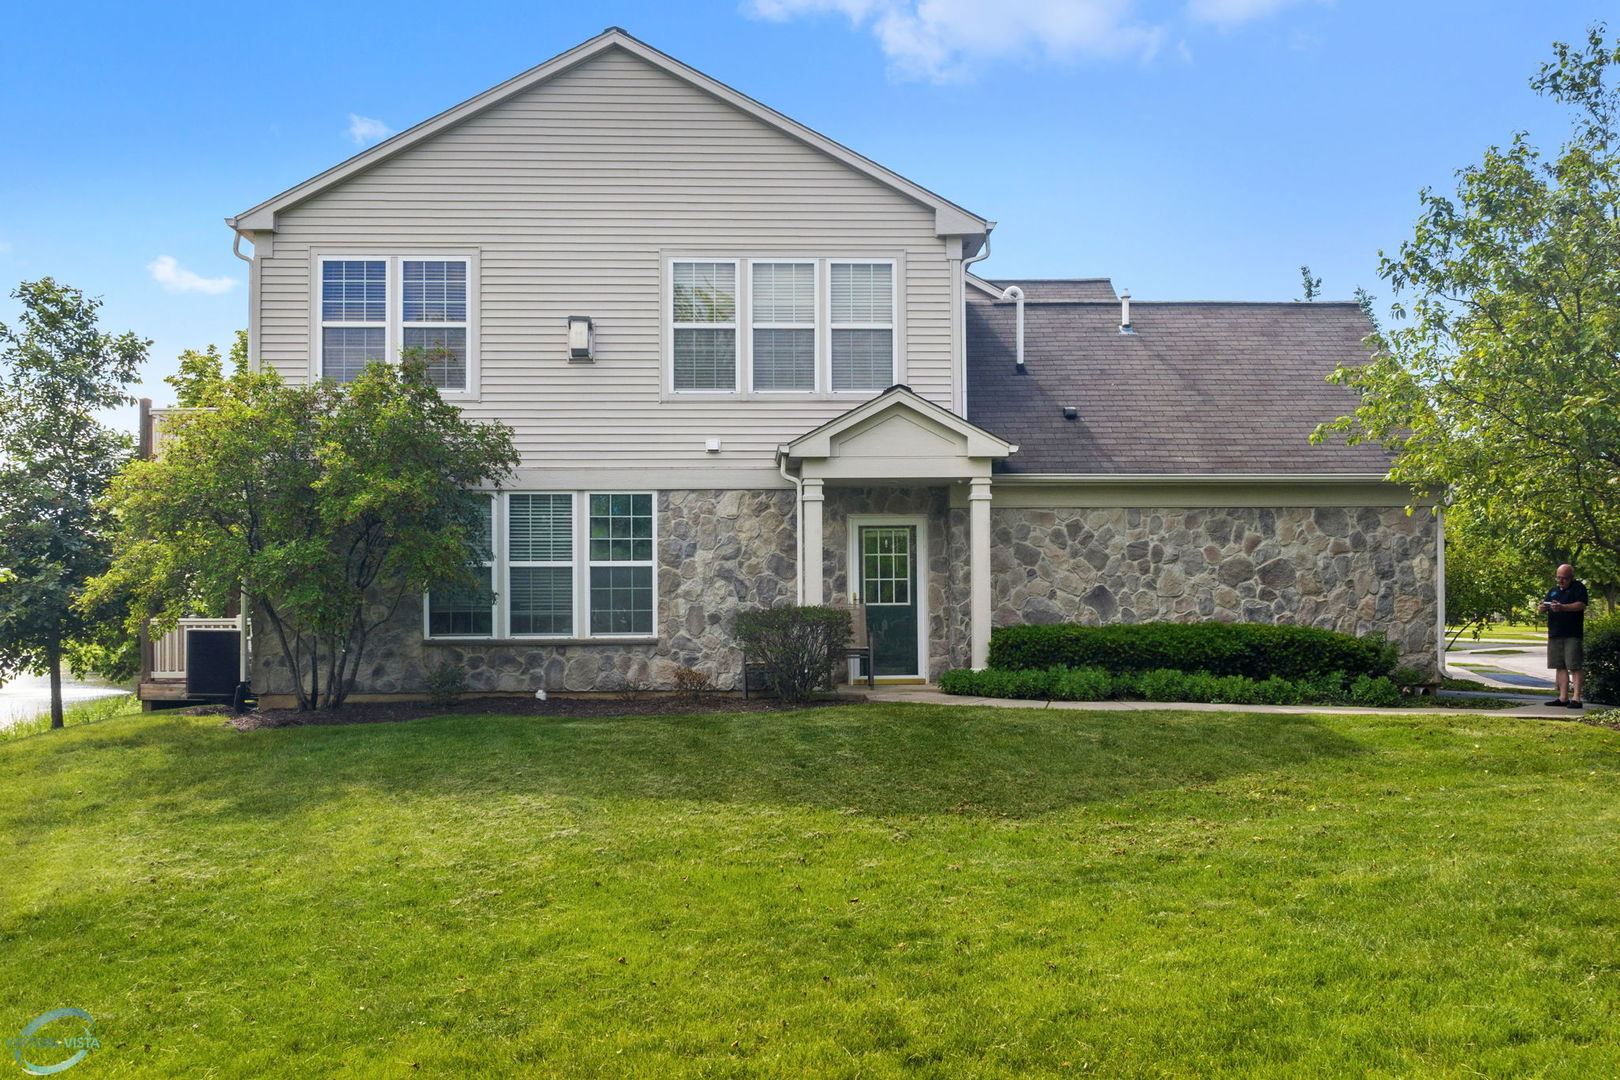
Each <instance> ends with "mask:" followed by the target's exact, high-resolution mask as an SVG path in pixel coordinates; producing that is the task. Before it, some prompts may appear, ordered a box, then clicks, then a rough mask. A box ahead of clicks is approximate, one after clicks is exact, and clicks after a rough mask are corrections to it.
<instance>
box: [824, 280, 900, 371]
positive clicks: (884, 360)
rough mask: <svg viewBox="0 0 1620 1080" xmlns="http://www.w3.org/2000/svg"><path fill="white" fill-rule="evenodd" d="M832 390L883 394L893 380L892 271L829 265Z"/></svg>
mask: <svg viewBox="0 0 1620 1080" xmlns="http://www.w3.org/2000/svg"><path fill="white" fill-rule="evenodd" d="M831 293H832V305H831V306H832V312H831V316H832V320H831V321H832V388H833V389H834V390H884V389H887V388H888V387H890V386H893V385H894V383H895V377H894V266H893V264H892V263H836V262H835V263H833V264H832V268H831Z"/></svg>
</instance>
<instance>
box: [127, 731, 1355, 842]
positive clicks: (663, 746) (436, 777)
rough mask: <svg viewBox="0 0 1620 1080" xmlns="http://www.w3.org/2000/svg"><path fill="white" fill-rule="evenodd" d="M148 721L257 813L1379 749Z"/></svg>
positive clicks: (887, 791)
mask: <svg viewBox="0 0 1620 1080" xmlns="http://www.w3.org/2000/svg"><path fill="white" fill-rule="evenodd" d="M145 734H149V736H150V738H151V740H153V746H152V748H153V749H156V750H158V751H159V755H158V758H159V760H158V761H156V762H154V764H155V766H156V767H155V768H153V769H151V770H147V771H146V772H145V774H144V775H143V777H142V786H143V787H147V788H148V790H149V791H150V792H151V793H152V794H154V795H156V796H158V797H160V798H161V797H162V793H164V792H171V791H175V790H177V789H178V790H185V791H188V792H189V793H190V794H192V795H195V796H196V797H198V798H201V799H203V800H206V801H207V802H209V803H211V804H213V805H214V806H215V807H217V808H218V809H217V811H216V812H220V813H229V814H234V815H241V816H243V817H245V818H259V817H264V816H272V817H273V816H276V815H285V814H299V813H304V812H307V811H309V810H311V809H312V808H314V807H315V806H316V805H318V804H319V803H321V802H325V801H329V800H334V799H341V798H344V797H345V796H346V795H347V794H349V793H352V792H354V791H356V790H368V791H375V792H380V793H383V794H386V795H389V796H391V797H397V798H401V799H412V798H417V797H421V796H440V795H448V794H453V795H455V796H456V797H458V798H465V799H477V798H489V799H498V798H502V797H508V796H530V797H542V798H550V797H560V798H572V799H582V800H586V801H588V802H600V803H609V802H614V801H624V800H645V799H656V800H680V801H687V802H693V803H717V804H732V805H759V806H784V807H786V806H799V807H823V808H828V809H840V810H842V809H851V808H853V809H858V810H860V811H862V812H865V813H873V814H900V815H908V814H909V815H926V814H942V813H945V814H951V813H954V814H968V815H975V816H985V817H1012V818H1023V817H1031V816H1035V815H1039V814H1044V813H1047V812H1049V811H1052V810H1055V809H1058V808H1061V807H1064V806H1068V805H1073V804H1078V803H1090V802H1098V801H1111V800H1119V799H1124V798H1127V797H1129V796H1131V795H1133V794H1136V793H1138V792H1143V791H1150V790H1156V789H1176V788H1186V787H1194V786H1199V785H1202V784H1207V783H1210V782H1212V781H1216V780H1220V779H1222V778H1224V777H1229V776H1233V775H1237V774H1243V773H1253V772H1262V771H1268V770H1273V769H1277V768H1281V767H1284V766H1287V765H1290V764H1293V763H1297V762H1302V761H1306V760H1311V759H1320V758H1343V757H1348V756H1352V755H1356V754H1359V753H1362V752H1363V750H1362V748H1361V747H1360V746H1359V745H1358V744H1357V743H1355V742H1354V741H1352V740H1349V739H1346V738H1345V737H1343V736H1342V735H1339V734H1337V733H1335V732H1333V731H1331V730H1329V729H1327V728H1325V727H1323V726H1322V724H1321V722H1320V721H1319V720H1318V719H1316V718H1313V717H1310V716H1295V715H1280V714H1267V715H1254V714H1241V713H1208V712H1202V713H1177V712H1170V711H1155V712H1146V711H1144V712H1135V713H1124V712H1084V711H1070V710H1064V711H1056V710H1054V711H1050V712H1048V711H1044V710H998V709H988V708H966V707H946V706H928V705H871V706H861V707H842V708H837V709H823V710H807V711H803V712H788V713H748V714H717V715H709V716H676V717H670V716H658V717H628V718H610V719H599V718H570V719H552V718H535V717H503V716H451V717H442V718H436V719H430V720H419V721H412V722H408V723H400V724H386V725H362V726H355V727H304V728H290V729H279V730H267V731H257V732H249V733H240V734H239V733H231V732H220V733H218V734H214V733H210V732H207V731H199V730H197V729H196V728H195V727H184V726H181V725H172V726H164V727H158V728H154V729H152V730H151V731H150V732H148V733H145ZM143 741H144V740H143Z"/></svg>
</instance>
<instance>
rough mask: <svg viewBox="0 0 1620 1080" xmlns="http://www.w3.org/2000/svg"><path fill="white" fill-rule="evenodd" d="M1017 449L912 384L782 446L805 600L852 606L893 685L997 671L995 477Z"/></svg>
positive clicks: (881, 673)
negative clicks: (987, 668) (998, 465)
mask: <svg viewBox="0 0 1620 1080" xmlns="http://www.w3.org/2000/svg"><path fill="white" fill-rule="evenodd" d="M1017 449H1018V448H1017V447H1016V446H1013V445H1011V444H1009V443H1007V442H1006V441H1004V440H1002V439H999V438H997V437H996V436H994V435H992V434H990V433H989V432H987V431H985V430H983V429H982V428H979V427H976V426H974V425H973V424H970V423H968V422H967V421H966V420H963V419H962V418H961V417H959V416H957V415H956V414H954V413H952V412H950V411H949V410H947V409H944V408H941V407H940V406H938V405H935V404H933V403H932V402H930V401H927V400H926V399H924V398H922V397H919V396H918V395H916V394H914V393H912V391H911V390H910V389H909V388H907V387H904V386H894V387H890V388H889V389H888V390H887V391H885V392H884V393H883V394H881V395H879V396H878V397H876V398H873V399H872V400H870V401H868V402H865V403H863V404H862V405H859V406H857V407H856V408H854V409H851V410H850V411H849V412H847V413H844V414H843V415H842V416H839V417H837V418H836V419H834V420H831V421H829V422H828V423H826V424H823V425H822V426H821V427H818V428H816V429H815V430H813V431H810V432H808V433H806V434H805V435H802V436H800V437H799V438H798V439H795V440H794V441H793V442H791V443H788V444H786V445H784V446H782V447H780V448H779V449H778V452H777V461H778V465H779V466H780V468H781V470H782V473H783V475H784V476H786V477H787V478H788V479H789V480H790V481H792V482H793V483H794V484H795V485H796V487H797V489H798V494H797V502H798V506H797V509H798V514H797V520H798V522H799V535H798V551H799V558H798V560H797V562H798V582H797V586H798V596H799V599H800V602H802V603H805V604H833V605H848V606H850V607H851V608H852V609H853V610H854V611H855V613H856V616H857V618H858V619H862V620H864V622H865V625H866V626H867V629H868V633H869V640H870V644H871V646H872V663H873V668H874V671H875V674H876V675H877V677H878V678H879V679H880V680H887V681H902V682H904V681H912V682H914V681H918V680H931V679H933V678H934V677H936V676H937V675H938V673H939V672H940V671H941V670H943V669H944V668H946V667H951V666H962V665H970V666H972V667H983V666H984V664H985V661H986V659H987V658H988V656H989V650H990V623H991V594H990V576H991V567H990V499H991V484H992V480H991V469H992V465H993V463H994V462H995V461H997V460H1000V459H1004V458H1006V457H1007V456H1008V455H1009V454H1011V453H1014V452H1015V451H1016V450H1017Z"/></svg>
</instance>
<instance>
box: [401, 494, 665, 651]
mask: <svg viewBox="0 0 1620 1080" xmlns="http://www.w3.org/2000/svg"><path fill="white" fill-rule="evenodd" d="M486 501H487V503H488V505H489V506H490V507H491V522H490V528H489V530H488V532H487V534H486V535H487V536H488V537H489V543H488V552H487V560H486V561H484V562H483V563H482V564H481V565H480V566H479V567H478V569H479V570H480V571H481V572H482V573H483V574H484V575H485V577H484V580H485V581H487V582H488V583H489V586H488V588H489V590H490V591H492V592H493V597H491V596H490V595H489V591H486V592H483V593H477V592H470V591H463V590H435V591H434V592H432V593H430V594H429V596H428V597H427V600H426V628H425V629H426V633H427V636H428V637H430V638H463V637H484V638H490V637H495V638H508V637H510V638H568V639H578V638H590V637H651V636H653V635H654V634H655V633H656V632H657V631H656V622H655V620H656V615H657V604H656V601H655V595H656V580H657V564H656V553H657V543H656V526H655V521H654V512H653V511H654V499H653V496H652V494H651V493H650V492H511V493H509V494H506V495H504V496H502V497H500V498H498V499H491V500H486Z"/></svg>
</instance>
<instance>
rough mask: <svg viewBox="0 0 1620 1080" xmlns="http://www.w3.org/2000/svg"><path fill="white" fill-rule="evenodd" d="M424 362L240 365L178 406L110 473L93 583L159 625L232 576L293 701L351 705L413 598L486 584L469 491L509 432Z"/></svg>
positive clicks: (493, 470) (478, 513)
mask: <svg viewBox="0 0 1620 1080" xmlns="http://www.w3.org/2000/svg"><path fill="white" fill-rule="evenodd" d="M204 355H206V354H204ZM426 366H427V363H426V360H425V359H424V358H423V357H421V356H420V355H407V356H406V357H405V358H404V359H403V361H402V362H401V363H399V364H373V365H371V367H369V368H368V369H367V370H366V372H365V373H364V374H362V375H361V376H360V378H358V379H357V380H355V381H354V382H352V383H349V384H347V385H337V384H334V383H331V382H317V383H314V384H311V385H300V386H291V385H288V384H286V383H284V382H282V381H281V379H280V378H279V377H277V376H276V375H275V374H273V373H254V372H248V371H245V370H238V371H237V372H236V373H234V374H233V375H231V376H230V377H229V379H227V380H226V381H225V384H224V388H223V390H222V391H221V392H220V393H218V394H217V395H213V394H212V393H211V392H210V395H211V396H208V397H206V398H204V397H198V398H195V399H194V400H214V401H217V402H218V404H217V405H216V406H214V407H212V408H210V409H207V410H204V411H199V412H194V413H182V414H179V415H178V416H177V417H176V418H174V420H173V421H172V423H171V424H170V425H169V426H168V427H166V429H165V434H164V441H163V450H162V453H161V454H160V455H159V456H158V457H157V459H156V460H152V461H136V462H132V463H131V464H130V465H128V466H127V467H126V468H125V469H124V471H123V472H122V473H121V474H120V475H119V477H118V479H117V480H116V481H115V482H114V484H113V491H112V498H111V503H112V506H113V508H114V510H115V512H116V513H117V515H118V519H119V529H118V534H117V537H116V541H115V554H114V560H113V565H112V567H111V569H110V570H109V571H108V573H107V574H105V575H104V576H103V577H101V578H100V579H98V581H97V582H96V583H95V586H94V588H93V589H92V594H91V596H92V599H95V598H100V597H105V596H116V595H126V594H127V595H129V596H131V597H132V598H133V600H134V604H133V609H134V614H133V616H132V619H133V620H134V621H137V622H138V621H140V620H142V619H145V618H153V619H155V620H156V625H157V626H158V627H160V628H161V627H164V626H173V625H174V623H175V621H176V620H177V619H179V618H180V617H181V616H183V615H187V614H189V613H191V612H192V611H196V610H202V611H207V610H219V609H220V608H221V607H223V606H224V605H225V604H226V603H227V602H228V601H229V600H230V599H231V598H232V597H233V596H235V595H236V594H237V592H238V590H240V592H241V596H242V600H243V603H244V605H245V606H251V609H252V611H253V613H254V619H255V623H256V626H257V627H258V630H259V633H258V641H259V642H260V643H261V644H260V647H261V648H275V649H279V651H280V653H281V656H282V658H283V659H284V660H285V661H286V665H287V670H288V671H289V672H290V673H291V676H292V679H293V682H294V686H295V688H296V693H297V698H298V705H299V708H301V709H313V708H337V707H339V706H341V705H342V704H343V701H344V699H345V698H346V697H347V696H348V694H349V691H350V689H351V688H352V686H353V684H354V678H355V674H356V672H357V671H358V670H359V666H360V662H361V659H362V657H363V656H364V654H365V650H366V645H367V641H368V639H369V637H370V635H371V633H372V632H373V631H374V630H375V629H376V628H377V627H378V626H380V625H381V624H382V623H384V622H386V621H387V620H388V619H389V618H390V617H392V615H393V614H394V613H395V612H396V611H397V610H398V608H399V605H400V604H401V602H403V601H404V600H405V598H407V597H409V596H413V595H415V594H419V593H421V592H422V591H423V590H425V589H428V588H430V587H444V588H469V589H470V588H478V587H480V586H479V582H478V581H477V579H476V578H475V577H474V576H473V574H472V572H471V570H470V568H469V564H470V562H471V561H472V560H473V558H474V554H475V552H476V551H477V545H479V544H481V543H482V537H483V530H484V528H485V526H486V522H485V519H484V518H483V516H482V510H481V507H480V504H479V501H478V500H473V499H469V498H468V497H467V494H466V493H467V491H468V489H470V488H475V487H477V486H479V485H481V484H485V483H489V482H498V481H500V480H501V479H502V478H504V477H505V476H506V475H508V474H509V473H510V471H511V469H512V468H513V467H514V466H515V465H516V463H517V454H516V451H515V450H514V449H513V447H512V439H511V432H510V431H509V430H508V429H507V428H506V427H504V426H502V425H500V424H483V423H477V422H474V421H469V420H467V419H465V418H463V417H462V415H461V413H460V411H459V410H458V409H457V408H456V407H455V406H453V405H449V404H446V403H445V402H444V400H443V399H442V398H440V397H439V394H438V391H437V390H435V389H434V388H433V386H432V384H431V383H430V382H429V381H428V378H427V375H426ZM193 385H197V386H202V385H204V384H203V383H201V382H198V383H194V384H193Z"/></svg>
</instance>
